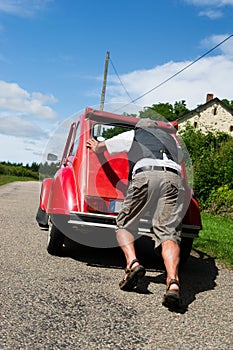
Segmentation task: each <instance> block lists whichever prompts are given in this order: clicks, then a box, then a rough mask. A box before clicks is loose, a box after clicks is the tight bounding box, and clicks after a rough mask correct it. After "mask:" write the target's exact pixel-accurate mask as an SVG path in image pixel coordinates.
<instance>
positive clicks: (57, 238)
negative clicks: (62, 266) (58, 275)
mask: <svg viewBox="0 0 233 350" xmlns="http://www.w3.org/2000/svg"><path fill="white" fill-rule="evenodd" d="M63 244H64V235H63V234H62V232H61V231H59V230H58V228H57V227H56V226H55V225H54V224H53V223H50V225H49V232H48V242H47V251H48V253H49V254H51V255H58V256H59V255H61V253H62V248H63Z"/></svg>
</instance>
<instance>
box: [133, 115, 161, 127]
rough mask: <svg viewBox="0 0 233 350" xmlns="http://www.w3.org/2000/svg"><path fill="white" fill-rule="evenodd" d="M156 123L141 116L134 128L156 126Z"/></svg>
mask: <svg viewBox="0 0 233 350" xmlns="http://www.w3.org/2000/svg"><path fill="white" fill-rule="evenodd" d="M157 127H158V124H157V123H156V121H155V120H152V119H150V118H141V119H140V120H139V121H138V122H137V124H136V125H135V129H139V128H140V129H145V128H157Z"/></svg>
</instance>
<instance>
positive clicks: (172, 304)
mask: <svg viewBox="0 0 233 350" xmlns="http://www.w3.org/2000/svg"><path fill="white" fill-rule="evenodd" d="M172 284H176V285H177V286H178V287H179V289H175V290H173V289H171V290H170V287H171V285H172ZM162 304H163V306H166V307H168V308H176V307H178V306H179V305H180V284H179V282H178V281H177V280H175V279H171V281H170V282H169V283H168V284H167V286H166V293H165V294H164V296H163V301H162Z"/></svg>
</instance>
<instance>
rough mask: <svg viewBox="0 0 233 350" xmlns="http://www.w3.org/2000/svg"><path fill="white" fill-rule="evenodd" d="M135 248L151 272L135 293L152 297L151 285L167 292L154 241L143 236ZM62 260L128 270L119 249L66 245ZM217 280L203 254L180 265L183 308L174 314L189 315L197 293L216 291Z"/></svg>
mask: <svg viewBox="0 0 233 350" xmlns="http://www.w3.org/2000/svg"><path fill="white" fill-rule="evenodd" d="M135 248H136V251H137V257H138V259H139V260H140V262H141V263H142V264H143V265H144V266H145V268H146V269H147V271H148V272H150V276H147V275H146V276H145V277H144V279H143V280H142V282H141V284H140V285H139V288H137V289H136V290H135V292H137V293H141V294H149V293H150V290H149V286H150V284H151V283H155V284H163V285H164V288H165V284H166V274H165V269H164V265H163V263H162V259H161V256H160V255H159V254H158V253H157V254H156V253H155V250H154V241H153V239H152V238H151V237H148V236H143V237H142V238H140V239H138V240H136V241H135ZM63 256H66V257H68V258H72V259H75V260H78V261H82V262H84V263H86V264H87V265H90V266H96V267H98V268H101V267H102V268H111V269H122V268H124V267H125V259H124V255H123V253H122V251H121V249H120V248H117V247H116V248H111V249H106V248H103V249H100V248H91V247H87V246H83V245H79V244H77V243H74V244H73V243H72V245H70V244H67V248H66V249H65V251H64V255H63ZM153 272H155V276H151V275H153ZM158 273H159V274H158ZM217 276H218V268H217V267H216V264H215V259H214V258H213V257H210V256H208V255H206V254H204V253H202V252H200V251H197V250H193V253H192V255H191V256H190V257H189V259H188V260H187V261H186V262H185V263H184V264H181V267H180V284H181V295H182V302H181V305H180V307H179V308H178V309H176V310H171V311H172V312H177V313H182V314H183V313H185V312H187V311H188V306H189V305H190V304H191V303H192V302H193V301H194V300H195V299H196V295H197V294H198V293H201V292H205V291H208V290H213V289H214V288H215V286H216V283H215V280H216V277H217Z"/></svg>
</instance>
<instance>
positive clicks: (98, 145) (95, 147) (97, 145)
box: [87, 139, 106, 153]
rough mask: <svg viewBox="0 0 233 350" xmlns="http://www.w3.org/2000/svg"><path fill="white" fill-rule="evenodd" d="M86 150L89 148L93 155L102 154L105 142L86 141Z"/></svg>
mask: <svg viewBox="0 0 233 350" xmlns="http://www.w3.org/2000/svg"><path fill="white" fill-rule="evenodd" d="M87 148H90V149H91V150H92V151H93V152H95V153H102V152H104V151H105V149H106V146H105V142H104V141H103V142H98V141H96V140H95V139H90V140H89V141H87Z"/></svg>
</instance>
